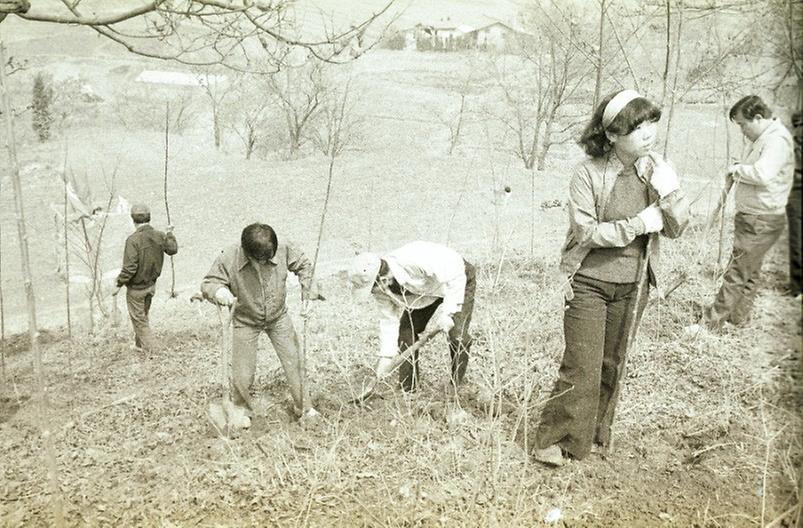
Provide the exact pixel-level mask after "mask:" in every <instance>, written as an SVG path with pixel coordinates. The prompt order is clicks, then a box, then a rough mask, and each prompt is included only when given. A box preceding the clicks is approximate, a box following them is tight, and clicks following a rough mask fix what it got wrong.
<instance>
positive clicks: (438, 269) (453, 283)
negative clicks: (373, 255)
mask: <svg viewBox="0 0 803 528" xmlns="http://www.w3.org/2000/svg"><path fill="white" fill-rule="evenodd" d="M382 258H383V259H384V260H385V262H387V263H388V267H389V268H390V271H391V273H392V274H393V277H394V278H395V279H396V281H397V282H398V283H399V285H400V286H401V287H402V288H403V289H404V290H405V292H406V293H404V294H403V295H396V294H394V293H393V292H390V291H388V290H379V291H374V299H375V300H376V302H377V305H378V307H379V313H380V318H379V341H380V352H379V355H380V356H382V357H392V356H395V355H396V354H397V353H398V340H399V320H400V319H401V316H402V314H403V313H404V311H405V310H416V309H419V308H424V307H426V306H429V305H430V304H432V303H434V302H435V301H436V300H438V299H443V303H442V304H441V306H439V307H438V310H441V311H442V312H444V313H446V314H448V315H453V314H455V313H457V312H459V311H460V310H462V308H463V299H464V297H465V293H466V267H465V262H464V261H463V257H461V256H460V254H459V253H457V252H456V251H454V250H452V249H450V248H448V247H446V246H442V245H440V244H435V243H433V242H422V241H417V242H410V243H409V244H406V245H404V246H402V247H400V248H399V249H396V250H394V251H391V252H390V253H388V254H386V255H383V256H382Z"/></svg>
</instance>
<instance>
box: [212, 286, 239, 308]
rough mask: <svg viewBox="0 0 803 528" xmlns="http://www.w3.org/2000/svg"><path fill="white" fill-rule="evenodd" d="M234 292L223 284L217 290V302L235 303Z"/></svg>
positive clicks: (226, 304)
mask: <svg viewBox="0 0 803 528" xmlns="http://www.w3.org/2000/svg"><path fill="white" fill-rule="evenodd" d="M234 299H235V297H234V294H233V293H231V290H229V289H228V288H226V287H225V286H221V287H220V288H218V289H217V291H216V292H215V302H216V303H218V304H220V305H223V306H231V305H232V304H234Z"/></svg>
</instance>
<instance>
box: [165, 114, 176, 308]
mask: <svg viewBox="0 0 803 528" xmlns="http://www.w3.org/2000/svg"><path fill="white" fill-rule="evenodd" d="M169 153H170V103H169V102H168V103H167V104H166V105H165V176H164V197H165V213H166V214H167V225H168V226H171V225H173V224H172V223H171V221H170V203H169V202H168V200H167V158H168V154H169ZM174 297H176V265H175V263H174V262H173V255H170V298H171V299H172V298H174Z"/></svg>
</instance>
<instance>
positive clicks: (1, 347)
mask: <svg viewBox="0 0 803 528" xmlns="http://www.w3.org/2000/svg"><path fill="white" fill-rule="evenodd" d="M0 179H1V178H0ZM2 195H3V193H1V192H0V196H2ZM0 369H2V374H3V377H2V379H3V386H5V384H6V312H5V304H4V299H3V224H2V222H0Z"/></svg>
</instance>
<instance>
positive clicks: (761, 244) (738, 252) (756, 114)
mask: <svg viewBox="0 0 803 528" xmlns="http://www.w3.org/2000/svg"><path fill="white" fill-rule="evenodd" d="M729 116H730V119H731V121H733V122H734V123H736V124H737V125H739V128H741V130H742V134H744V136H745V137H746V138H747V139H748V140H749V141H750V142H751V143H750V145H749V146H748V148H747V153H746V155H745V156H744V158H743V161H742V162H740V163H735V164H733V165H731V166H730V167H729V168H728V175H727V177H726V181H725V186H724V188H723V190H722V193H721V195H720V200H719V204H718V205H717V207H716V209H715V210H714V215H713V216H712V218H716V217H717V216H718V214H719V211H720V208H721V207H723V206H724V204H725V199H726V198H727V195H728V192H729V191H730V189H731V188H732V187H735V188H736V192H735V195H736V217H735V218H734V238H733V254H732V255H731V259H730V262H729V263H728V268H727V269H726V270H725V275H724V277H723V281H722V287H721V288H720V290H719V293H717V296H716V299H715V300H714V303H713V304H712V305H711V306H710V307H708V308H706V310H705V320H706V323H707V324H708V326H709V327H710V328H712V329H717V328H719V327H721V326H722V324H723V323H725V322H726V321H727V322H731V323H733V324H742V323H745V322H746V321H747V320H748V318H749V317H750V312H751V310H752V307H753V300H754V299H755V296H756V293H757V280H758V275H759V272H760V271H761V264H762V262H763V260H764V255H766V254H767V251H769V249H770V248H771V247H772V246H773V245H774V244H775V242H776V241H777V240H778V238H779V237H780V236H781V233H782V232H783V229H784V226H785V225H786V214H785V213H786V203H787V198H788V196H789V191H790V190H791V189H792V180H793V175H794V170H795V161H794V160H795V158H794V147H793V141H792V135H791V134H790V133H789V130H787V129H786V127H784V126H783V125H782V124H781V122H780V121H779V120H778V119H777V118H773V117H772V110H770V109H769V107H768V106H767V105H766V104H765V103H764V101H762V100H761V98H760V97H758V96H756V95H749V96H747V97H743V98H742V99H740V100H739V101H737V102H736V104H734V105H733V107H732V108H731V109H730V114H729Z"/></svg>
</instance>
